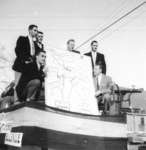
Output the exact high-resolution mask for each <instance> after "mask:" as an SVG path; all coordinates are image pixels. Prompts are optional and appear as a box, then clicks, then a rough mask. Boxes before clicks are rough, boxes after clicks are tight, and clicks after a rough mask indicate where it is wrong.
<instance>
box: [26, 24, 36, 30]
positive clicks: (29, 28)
mask: <svg viewBox="0 0 146 150" xmlns="http://www.w3.org/2000/svg"><path fill="white" fill-rule="evenodd" d="M34 27H36V28H38V26H37V25H35V24H31V25H29V27H28V30H32V29H33V28H34Z"/></svg>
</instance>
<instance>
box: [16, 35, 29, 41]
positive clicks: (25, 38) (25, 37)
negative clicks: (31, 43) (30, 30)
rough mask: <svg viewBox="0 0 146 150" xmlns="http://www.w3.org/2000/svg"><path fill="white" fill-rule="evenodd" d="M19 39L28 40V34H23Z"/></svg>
mask: <svg viewBox="0 0 146 150" xmlns="http://www.w3.org/2000/svg"><path fill="white" fill-rule="evenodd" d="M18 39H19V40H27V39H28V36H23V35H20V36H19V37H18Z"/></svg>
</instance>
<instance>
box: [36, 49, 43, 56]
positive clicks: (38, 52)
mask: <svg viewBox="0 0 146 150" xmlns="http://www.w3.org/2000/svg"><path fill="white" fill-rule="evenodd" d="M40 53H46V51H44V50H39V51H37V52H36V54H35V55H36V56H38V55H39V54H40Z"/></svg>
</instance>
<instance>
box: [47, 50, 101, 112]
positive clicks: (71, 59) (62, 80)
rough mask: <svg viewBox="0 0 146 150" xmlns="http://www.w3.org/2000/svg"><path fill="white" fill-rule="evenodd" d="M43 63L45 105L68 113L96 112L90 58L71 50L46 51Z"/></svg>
mask: <svg viewBox="0 0 146 150" xmlns="http://www.w3.org/2000/svg"><path fill="white" fill-rule="evenodd" d="M46 64H47V67H48V74H47V77H46V80H45V97H46V98H45V101H46V104H47V105H49V106H52V107H57V108H60V109H64V110H69V111H72V112H79V113H86V114H95V115H97V114H98V113H99V111H98V107H97V100H96V98H95V96H94V95H95V90H94V85H93V79H92V68H91V60H90V58H88V57H87V56H81V55H80V54H78V53H74V52H68V51H57V50H50V51H48V52H47V62H46Z"/></svg>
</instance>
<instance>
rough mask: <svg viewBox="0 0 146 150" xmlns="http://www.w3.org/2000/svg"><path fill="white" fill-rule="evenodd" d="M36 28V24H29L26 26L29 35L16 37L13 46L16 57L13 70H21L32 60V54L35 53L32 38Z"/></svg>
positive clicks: (35, 33)
mask: <svg viewBox="0 0 146 150" xmlns="http://www.w3.org/2000/svg"><path fill="white" fill-rule="evenodd" d="M37 30H38V27H37V26H36V25H30V26H29V27H28V32H29V35H28V36H20V37H19V38H18V40H17V43H16V47H15V53H16V59H15V61H14V65H13V70H15V71H17V72H22V71H23V68H24V65H25V64H27V63H29V62H30V61H31V60H32V56H33V55H34V54H35V47H34V39H35V38H36V35H37Z"/></svg>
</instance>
